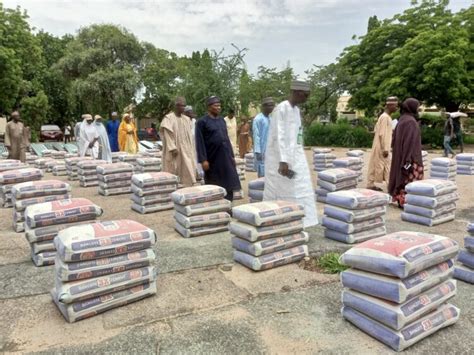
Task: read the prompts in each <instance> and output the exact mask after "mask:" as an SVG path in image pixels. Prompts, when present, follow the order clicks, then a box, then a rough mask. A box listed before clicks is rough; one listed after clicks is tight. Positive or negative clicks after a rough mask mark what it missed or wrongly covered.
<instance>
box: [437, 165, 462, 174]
mask: <svg viewBox="0 0 474 355" xmlns="http://www.w3.org/2000/svg"><path fill="white" fill-rule="evenodd" d="M434 172H436V173H440V174H447V173H451V174H452V173H456V166H455V165H453V166H437V165H433V166H432V167H431V173H434Z"/></svg>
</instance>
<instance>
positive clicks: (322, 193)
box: [315, 188, 330, 197]
mask: <svg viewBox="0 0 474 355" xmlns="http://www.w3.org/2000/svg"><path fill="white" fill-rule="evenodd" d="M315 193H316V195H318V196H324V197H327V195H328V193H330V191H328V190H326V189H322V188H317V189H316V190H315Z"/></svg>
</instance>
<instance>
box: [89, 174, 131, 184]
mask: <svg viewBox="0 0 474 355" xmlns="http://www.w3.org/2000/svg"><path fill="white" fill-rule="evenodd" d="M132 176H133V173H132V172H127V173H116V174H108V175H102V174H97V179H98V180H99V181H102V182H105V183H110V182H114V181H126V182H127V183H128V184H130V182H131V180H132Z"/></svg>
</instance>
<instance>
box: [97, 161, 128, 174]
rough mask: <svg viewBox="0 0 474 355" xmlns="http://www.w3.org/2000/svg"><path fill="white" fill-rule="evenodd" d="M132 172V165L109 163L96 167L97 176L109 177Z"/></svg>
mask: <svg viewBox="0 0 474 355" xmlns="http://www.w3.org/2000/svg"><path fill="white" fill-rule="evenodd" d="M131 172H133V165H131V164H128V163H111V164H101V165H98V166H97V174H100V175H109V174H119V173H131Z"/></svg>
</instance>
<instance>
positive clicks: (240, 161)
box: [235, 158, 245, 181]
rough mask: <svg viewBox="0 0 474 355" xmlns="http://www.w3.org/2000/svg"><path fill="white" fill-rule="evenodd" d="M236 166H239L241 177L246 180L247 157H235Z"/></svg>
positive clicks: (238, 171) (238, 172)
mask: <svg viewBox="0 0 474 355" xmlns="http://www.w3.org/2000/svg"><path fill="white" fill-rule="evenodd" d="M235 166H236V167H237V174H239V179H240V180H241V181H242V180H245V159H241V158H235Z"/></svg>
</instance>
